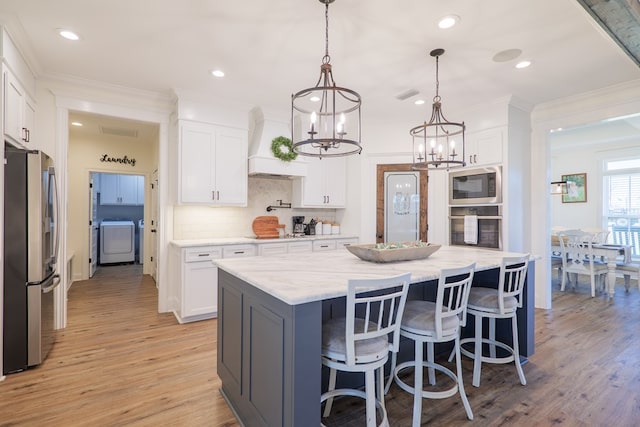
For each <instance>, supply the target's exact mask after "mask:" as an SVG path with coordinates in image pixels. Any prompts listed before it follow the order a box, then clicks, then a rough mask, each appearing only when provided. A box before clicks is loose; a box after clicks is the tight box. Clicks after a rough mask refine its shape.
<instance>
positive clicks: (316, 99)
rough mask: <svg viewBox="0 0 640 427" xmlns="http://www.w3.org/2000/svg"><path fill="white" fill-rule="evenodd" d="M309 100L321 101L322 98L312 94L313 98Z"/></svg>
mask: <svg viewBox="0 0 640 427" xmlns="http://www.w3.org/2000/svg"><path fill="white" fill-rule="evenodd" d="M309 101H311V102H318V101H320V98H319V97H317V96H312V97H311V98H309Z"/></svg>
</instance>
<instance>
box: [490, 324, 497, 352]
mask: <svg viewBox="0 0 640 427" xmlns="http://www.w3.org/2000/svg"><path fill="white" fill-rule="evenodd" d="M489 340H490V341H491V344H490V345H489V356H490V357H493V358H494V359H495V357H496V345H495V344H493V343H494V342H496V319H495V317H489Z"/></svg>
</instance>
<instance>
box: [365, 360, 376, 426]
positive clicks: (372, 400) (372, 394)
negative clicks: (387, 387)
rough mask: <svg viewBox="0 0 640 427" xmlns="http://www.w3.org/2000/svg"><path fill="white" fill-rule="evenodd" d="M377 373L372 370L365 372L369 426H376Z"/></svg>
mask: <svg viewBox="0 0 640 427" xmlns="http://www.w3.org/2000/svg"><path fill="white" fill-rule="evenodd" d="M375 382H376V380H375V374H374V372H373V371H372V370H369V371H366V372H365V373H364V383H365V384H364V388H365V394H366V396H367V398H366V406H367V427H376V384H375Z"/></svg>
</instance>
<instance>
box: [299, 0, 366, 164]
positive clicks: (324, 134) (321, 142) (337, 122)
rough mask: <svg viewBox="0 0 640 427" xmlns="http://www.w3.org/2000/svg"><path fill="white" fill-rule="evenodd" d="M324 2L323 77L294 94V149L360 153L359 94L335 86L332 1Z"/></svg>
mask: <svg viewBox="0 0 640 427" xmlns="http://www.w3.org/2000/svg"><path fill="white" fill-rule="evenodd" d="M319 1H320V3H324V5H325V54H324V57H323V58H322V65H321V66H320V78H319V79H318V82H317V83H316V85H315V86H314V87H312V88H308V89H303V90H301V91H299V92H297V93H295V94H293V95H291V140H292V141H293V151H294V152H296V153H298V154H300V155H302V156H310V157H319V158H322V157H341V156H348V155H351V154H360V152H361V151H362V147H361V145H360V133H361V132H360V130H361V127H360V121H361V117H360V105H361V103H362V101H361V98H360V95H359V94H358V93H357V92H355V91H353V90H351V89H347V88H343V87H339V86H336V83H335V81H334V80H333V73H332V71H331V57H330V56H329V4H331V3H333V2H334V0H319Z"/></svg>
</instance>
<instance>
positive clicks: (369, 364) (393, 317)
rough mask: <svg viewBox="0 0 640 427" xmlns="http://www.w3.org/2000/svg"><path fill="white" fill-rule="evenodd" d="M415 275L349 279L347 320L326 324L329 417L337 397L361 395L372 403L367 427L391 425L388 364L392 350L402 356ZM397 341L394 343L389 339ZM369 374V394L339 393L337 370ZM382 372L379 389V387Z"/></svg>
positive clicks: (368, 407) (325, 397)
mask: <svg viewBox="0 0 640 427" xmlns="http://www.w3.org/2000/svg"><path fill="white" fill-rule="evenodd" d="M410 278H411V274H410V273H406V274H402V275H399V276H394V277H389V278H382V279H360V280H349V283H348V291H347V306H346V315H345V317H340V318H334V319H331V320H329V321H328V322H326V323H324V324H323V325H322V364H323V365H325V366H327V367H329V368H330V371H329V387H328V391H327V392H326V393H323V394H322V396H321V402H324V401H325V400H326V401H327V403H326V405H325V409H324V412H323V417H328V416H329V414H330V413H331V406H332V403H333V398H334V397H336V396H343V395H347V396H355V397H360V398H363V399H365V400H366V416H367V427H375V426H376V407H378V409H380V413H381V419H382V421H381V423H380V426H389V421H388V419H387V411H386V409H385V407H384V365H385V363H386V362H387V360H388V358H389V351H392V352H393V353H394V354H395V353H397V352H398V348H399V345H400V334H399V332H400V319H401V318H402V313H403V311H404V307H405V301H406V299H407V291H408V289H409V280H410ZM390 337H391V342H389V338H390ZM337 371H346V372H363V373H364V375H365V391H364V392H363V391H362V390H355V389H336V388H335V387H336V372H337ZM376 374H377V386H376Z"/></svg>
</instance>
